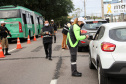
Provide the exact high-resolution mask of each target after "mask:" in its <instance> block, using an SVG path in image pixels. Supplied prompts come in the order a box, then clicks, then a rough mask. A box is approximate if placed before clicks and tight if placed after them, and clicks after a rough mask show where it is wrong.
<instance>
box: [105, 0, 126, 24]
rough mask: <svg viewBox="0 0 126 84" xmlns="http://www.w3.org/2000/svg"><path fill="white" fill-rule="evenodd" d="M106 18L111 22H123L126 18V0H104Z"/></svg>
mask: <svg viewBox="0 0 126 84" xmlns="http://www.w3.org/2000/svg"><path fill="white" fill-rule="evenodd" d="M103 2H104V15H105V19H107V18H109V19H110V22H122V21H124V20H125V19H126V0H104V1H103Z"/></svg>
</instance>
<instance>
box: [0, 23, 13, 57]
mask: <svg viewBox="0 0 126 84" xmlns="http://www.w3.org/2000/svg"><path fill="white" fill-rule="evenodd" d="M5 25H6V23H5V22H4V21H1V26H0V36H1V45H2V50H3V53H4V47H5V55H11V54H9V53H8V39H7V36H8V35H9V36H10V37H11V33H10V31H9V30H8V29H7V28H6V27H5Z"/></svg>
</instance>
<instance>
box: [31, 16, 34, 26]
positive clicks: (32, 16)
mask: <svg viewBox="0 0 126 84" xmlns="http://www.w3.org/2000/svg"><path fill="white" fill-rule="evenodd" d="M31 22H32V24H34V20H33V16H32V15H31Z"/></svg>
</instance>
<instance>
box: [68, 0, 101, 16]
mask: <svg viewBox="0 0 126 84" xmlns="http://www.w3.org/2000/svg"><path fill="white" fill-rule="evenodd" d="M72 1H73V4H74V8H75V9H76V8H80V9H82V10H83V11H82V12H81V14H80V16H84V0H72ZM85 1H86V14H87V15H94V16H101V0H85ZM73 13H74V12H72V13H70V14H69V15H72V14H73Z"/></svg>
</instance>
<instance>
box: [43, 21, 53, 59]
mask: <svg viewBox="0 0 126 84" xmlns="http://www.w3.org/2000/svg"><path fill="white" fill-rule="evenodd" d="M41 35H42V36H43V45H44V49H45V53H46V59H48V58H49V60H52V37H53V35H54V30H53V27H51V26H49V21H48V20H45V22H44V27H43V28H42V29H41Z"/></svg>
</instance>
